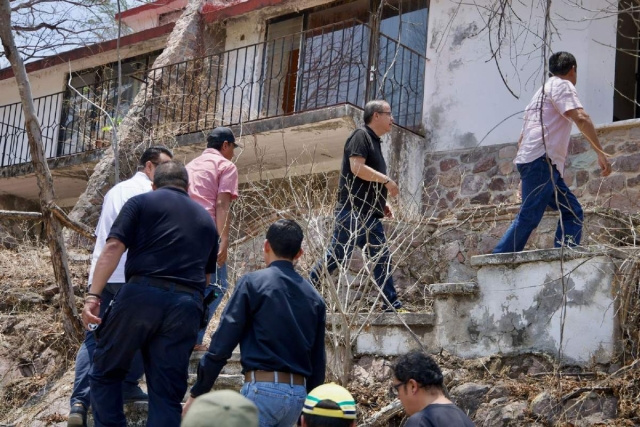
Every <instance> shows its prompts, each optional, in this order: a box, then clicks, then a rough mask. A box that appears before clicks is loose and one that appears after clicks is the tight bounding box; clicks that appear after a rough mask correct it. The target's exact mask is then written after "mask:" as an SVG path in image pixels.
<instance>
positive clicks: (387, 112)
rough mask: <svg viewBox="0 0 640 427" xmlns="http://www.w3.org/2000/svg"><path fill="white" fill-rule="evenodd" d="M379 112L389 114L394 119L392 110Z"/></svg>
mask: <svg viewBox="0 0 640 427" xmlns="http://www.w3.org/2000/svg"><path fill="white" fill-rule="evenodd" d="M378 114H388V115H389V117H390V118H392V119H393V113H392V112H391V111H380V112H378Z"/></svg>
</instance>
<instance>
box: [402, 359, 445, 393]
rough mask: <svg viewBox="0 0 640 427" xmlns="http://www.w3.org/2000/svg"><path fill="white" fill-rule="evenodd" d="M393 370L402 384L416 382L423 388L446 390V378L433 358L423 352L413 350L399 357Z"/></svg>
mask: <svg viewBox="0 0 640 427" xmlns="http://www.w3.org/2000/svg"><path fill="white" fill-rule="evenodd" d="M392 369H393V374H394V375H395V377H396V378H397V379H398V380H400V382H403V383H406V382H408V381H409V380H415V381H416V382H417V383H418V384H420V385H421V386H423V387H427V388H429V387H435V388H438V389H440V390H443V388H444V377H443V376H442V371H441V370H440V367H439V366H438V364H437V363H436V361H435V360H433V357H431V356H429V355H428V354H425V353H424V352H423V351H421V350H412V351H410V352H408V353H406V354H403V355H402V356H400V357H398V359H397V360H396V363H395V364H393V366H392Z"/></svg>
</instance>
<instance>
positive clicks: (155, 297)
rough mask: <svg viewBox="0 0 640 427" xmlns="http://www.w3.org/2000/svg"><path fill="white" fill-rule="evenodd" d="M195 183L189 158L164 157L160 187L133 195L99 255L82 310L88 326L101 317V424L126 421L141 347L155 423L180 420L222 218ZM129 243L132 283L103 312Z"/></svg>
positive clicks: (97, 382)
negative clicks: (191, 190)
mask: <svg viewBox="0 0 640 427" xmlns="http://www.w3.org/2000/svg"><path fill="white" fill-rule="evenodd" d="M188 184H189V177H188V174H187V171H186V169H185V168H184V166H183V165H182V164H181V163H179V162H175V161H171V162H168V163H164V164H161V165H159V166H158V167H157V168H156V171H155V176H154V179H153V188H154V190H156V191H153V192H150V193H146V194H142V195H139V196H136V197H133V198H131V199H129V201H127V203H126V204H125V205H124V206H123V208H122V210H121V211H120V214H119V215H118V217H117V218H116V220H115V222H114V223H113V226H112V228H111V231H110V233H109V236H108V237H107V244H106V245H105V247H104V249H103V251H102V254H101V255H100V258H99V259H98V262H97V265H96V269H95V272H94V275H93V283H92V284H91V289H90V290H89V293H88V294H87V297H86V299H85V305H84V308H83V310H82V320H83V322H84V324H85V326H87V327H90V326H91V324H98V325H99V326H98V329H97V330H96V337H97V338H98V345H97V347H96V350H95V353H94V358H93V368H92V370H91V372H90V374H89V380H90V384H91V407H92V409H93V415H94V418H95V425H96V427H100V426H122V427H124V426H125V425H126V419H125V416H124V412H123V409H122V404H123V395H122V382H123V380H124V378H125V376H126V374H127V371H128V369H129V366H130V363H131V358H132V357H133V355H134V353H135V352H136V351H137V350H138V349H140V350H141V352H142V357H143V360H144V365H145V375H146V380H147V385H148V388H149V416H148V421H147V423H148V424H147V425H149V426H154V427H159V426H167V427H169V426H171V427H174V426H178V425H180V414H181V412H182V407H181V405H180V402H181V401H182V398H183V397H184V394H185V392H186V391H187V377H188V365H189V356H190V354H191V349H192V348H193V346H194V344H195V342H196V337H197V334H198V328H199V326H200V323H201V321H202V314H203V307H202V295H203V292H204V288H205V284H206V283H209V281H208V280H209V275H210V274H211V273H215V268H216V260H217V254H218V234H217V232H216V228H215V224H214V223H213V220H212V219H211V217H210V216H209V214H208V213H207V211H206V210H205V209H204V208H202V207H201V206H200V205H198V204H197V203H196V202H194V201H192V200H191V199H189V195H188V194H187V188H188ZM127 249H128V256H127V262H126V264H125V278H126V280H127V283H126V284H125V285H124V286H123V287H122V289H121V291H120V292H119V293H118V295H117V296H116V297H115V299H114V300H113V301H112V303H111V306H110V310H107V311H106V312H105V314H104V315H103V318H102V319H100V318H99V317H98V314H99V311H100V301H101V299H100V294H101V292H102V290H103V289H104V286H105V284H106V282H107V280H108V278H109V277H110V276H111V274H112V273H113V270H114V269H115V268H116V266H117V265H118V261H119V260H120V257H121V256H122V254H123V253H124V251H125V250H127Z"/></svg>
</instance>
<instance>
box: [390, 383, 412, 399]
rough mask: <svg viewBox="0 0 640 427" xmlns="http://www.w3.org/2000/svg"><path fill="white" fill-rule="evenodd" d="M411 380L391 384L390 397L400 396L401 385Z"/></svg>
mask: <svg viewBox="0 0 640 427" xmlns="http://www.w3.org/2000/svg"><path fill="white" fill-rule="evenodd" d="M408 382H409V381H405V382H401V383H398V384H391V385H390V386H389V397H391V398H396V397H398V395H399V394H400V392H399V391H398V389H399V388H400V386H403V385H405V384H406V383H408Z"/></svg>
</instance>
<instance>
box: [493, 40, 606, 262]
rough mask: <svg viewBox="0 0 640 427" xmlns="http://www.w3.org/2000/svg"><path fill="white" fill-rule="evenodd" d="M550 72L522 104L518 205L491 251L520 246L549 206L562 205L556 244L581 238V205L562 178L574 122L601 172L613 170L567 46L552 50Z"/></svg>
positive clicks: (516, 249) (577, 241)
mask: <svg viewBox="0 0 640 427" xmlns="http://www.w3.org/2000/svg"><path fill="white" fill-rule="evenodd" d="M549 74H550V78H549V79H548V80H547V82H546V83H545V84H544V86H543V87H542V88H540V89H539V90H538V92H537V93H536V94H535V95H534V96H533V99H532V100H531V102H530V103H529V105H528V106H527V108H526V110H525V115H524V125H523V126H522V133H521V134H520V139H519V141H518V154H517V155H516V158H515V160H514V161H513V162H514V163H515V164H516V167H517V168H518V172H519V173H520V178H521V181H522V206H521V207H520V212H519V213H518V216H517V217H516V219H515V221H514V222H513V224H511V227H509V229H508V230H507V232H506V233H505V235H504V236H502V239H501V240H500V242H498V245H497V246H496V247H495V249H494V250H493V253H494V254H498V253H505V252H520V251H522V250H523V249H524V247H525V245H526V244H527V240H528V239H529V236H530V235H531V233H532V232H533V230H535V229H536V227H537V226H538V224H539V223H540V221H541V220H542V215H543V214H544V211H545V209H546V208H547V206H550V207H551V208H552V209H554V210H559V211H560V219H559V220H558V227H557V229H556V235H555V240H554V246H555V247H560V246H562V245H568V246H575V245H579V244H580V239H581V238H582V220H583V212H582V206H580V203H579V202H578V199H577V198H576V196H575V195H574V194H573V193H572V192H571V190H569V187H568V186H567V184H565V182H564V180H563V176H564V166H565V162H566V159H567V154H568V152H569V140H570V137H571V127H572V125H573V124H574V123H575V125H576V126H577V127H578V129H579V130H580V132H582V134H583V135H584V136H585V138H586V139H587V141H589V143H590V144H591V146H592V148H593V149H594V151H595V152H596V155H597V157H598V165H599V166H600V169H601V170H602V176H603V177H604V176H608V175H609V174H610V173H611V164H610V163H609V160H608V159H607V155H606V154H605V153H604V151H602V146H601V145H600V141H599V140H598V135H597V134H596V130H595V127H594V126H593V122H592V121H591V118H590V117H589V115H588V114H587V113H586V112H585V111H584V108H582V104H581V103H580V100H579V99H578V94H577V92H576V88H575V84H576V81H577V79H578V69H577V63H576V58H575V57H574V56H573V55H572V54H570V53H568V52H557V53H554V54H553V55H551V57H550V58H549ZM543 130H544V131H543Z"/></svg>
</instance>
